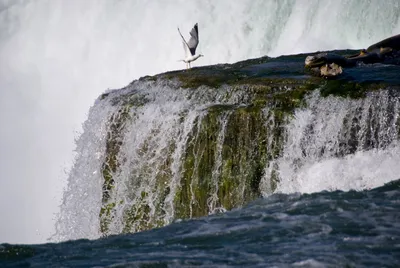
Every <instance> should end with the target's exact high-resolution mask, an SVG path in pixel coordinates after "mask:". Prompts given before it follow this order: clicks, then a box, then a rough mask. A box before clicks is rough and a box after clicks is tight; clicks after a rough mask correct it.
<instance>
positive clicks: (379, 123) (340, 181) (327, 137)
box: [266, 91, 400, 193]
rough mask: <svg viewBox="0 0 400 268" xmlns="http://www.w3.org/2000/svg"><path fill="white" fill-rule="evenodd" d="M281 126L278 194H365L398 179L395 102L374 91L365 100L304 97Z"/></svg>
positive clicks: (393, 95) (390, 94)
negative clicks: (283, 128) (283, 134)
mask: <svg viewBox="0 0 400 268" xmlns="http://www.w3.org/2000/svg"><path fill="white" fill-rule="evenodd" d="M307 106H308V108H307V109H299V110H297V111H296V112H295V114H294V118H293V119H292V120H291V121H290V122H289V123H288V125H287V126H286V131H287V138H286V141H285V146H284V149H283V154H282V156H281V157H280V158H278V159H276V160H275V161H274V162H273V163H271V164H270V166H269V167H268V168H267V172H266V178H267V179H268V177H269V176H271V171H272V170H274V169H271V166H274V167H277V170H278V173H279V178H280V180H279V181H280V183H279V185H278V188H277V192H283V193H293V192H300V193H312V192H320V191H324V190H343V191H348V190H351V189H353V190H365V189H371V188H375V187H378V186H381V185H383V184H384V183H387V182H389V181H392V180H396V179H399V178H400V175H399V174H400V167H399V165H398V164H396V163H399V161H400V147H399V144H398V139H399V137H400V132H399V130H400V127H399V126H400V98H399V95H398V92H395V91H379V92H374V93H371V94H369V95H368V97H366V98H365V99H361V100H349V99H343V98H338V97H328V98H321V97H320V96H319V92H315V93H314V94H313V95H312V96H310V97H309V99H308V102H307Z"/></svg>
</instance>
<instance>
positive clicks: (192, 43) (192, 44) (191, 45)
mask: <svg viewBox="0 0 400 268" xmlns="http://www.w3.org/2000/svg"><path fill="white" fill-rule="evenodd" d="M178 32H179V34H180V36H181V37H182V40H183V42H184V44H185V45H186V46H187V48H188V49H189V51H190V54H192V56H194V55H195V54H196V48H197V45H198V44H199V28H198V25H197V23H196V24H195V25H194V27H193V28H192V30H191V31H190V39H189V42H186V40H185V38H184V37H183V35H182V33H181V31H180V30H179V28H178ZM185 49H186V48H185ZM185 51H186V50H185Z"/></svg>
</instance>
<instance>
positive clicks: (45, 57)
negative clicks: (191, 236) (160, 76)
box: [0, 0, 400, 243]
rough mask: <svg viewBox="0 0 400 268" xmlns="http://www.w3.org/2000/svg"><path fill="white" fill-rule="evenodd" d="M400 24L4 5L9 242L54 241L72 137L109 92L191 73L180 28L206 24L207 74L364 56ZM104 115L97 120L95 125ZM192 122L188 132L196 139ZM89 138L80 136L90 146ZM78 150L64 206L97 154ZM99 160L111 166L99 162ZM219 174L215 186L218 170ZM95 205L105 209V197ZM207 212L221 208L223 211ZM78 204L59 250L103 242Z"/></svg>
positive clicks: (304, 10) (344, 9)
mask: <svg viewBox="0 0 400 268" xmlns="http://www.w3.org/2000/svg"><path fill="white" fill-rule="evenodd" d="M332 14H334V15H332ZM399 14H400V12H399V3H398V1H395V0H393V1H384V2H382V1H379V0H377V1H344V0H343V1H324V2H322V1H294V0H292V1H289V0H286V1H279V0H271V1H241V2H240V3H235V4H234V5H233V4H232V3H231V1H219V2H218V3H215V2H213V1H194V0H193V1H176V2H169V3H166V2H162V1H153V2H151V3H147V2H146V3H145V2H142V1H128V0H126V1H104V0H100V1H90V0H88V1H78V0H75V1H72V0H71V1H67V2H66V1H61V0H40V1H17V0H15V1H7V0H2V1H0V58H1V61H0V62H1V63H0V88H1V91H0V109H1V110H0V111H1V112H0V122H1V124H2V125H5V126H8V127H7V128H2V131H1V138H0V147H1V148H2V159H1V161H0V169H1V170H2V172H3V173H2V174H3V176H4V177H5V178H8V179H5V180H1V181H0V189H4V190H2V191H1V194H0V201H1V202H0V203H1V204H5V205H2V206H1V207H0V214H1V215H6V217H7V219H8V221H6V222H4V223H3V224H4V226H2V227H3V228H0V242H1V241H5V242H23V243H26V242H30V243H31V242H43V241H45V239H46V237H47V236H49V235H50V234H51V233H52V232H53V222H54V213H55V212H57V205H58V203H59V200H60V195H61V194H60V193H58V192H60V191H61V188H62V186H63V185H64V182H60V179H59V178H60V177H61V178H63V179H65V178H64V177H66V176H67V175H66V174H63V172H62V170H63V169H64V168H65V169H67V170H69V169H70V167H71V166H72V162H73V161H72V159H73V157H74V155H73V154H72V151H73V148H74V147H75V144H74V135H78V134H74V132H78V133H81V132H82V130H81V127H80V124H81V123H82V122H84V121H85V119H86V117H87V116H86V113H87V111H88V109H89V107H90V105H91V104H92V103H93V99H95V98H96V97H97V96H98V95H99V94H101V93H102V92H103V91H104V90H105V89H106V88H108V87H111V88H116V87H122V86H124V85H125V84H127V81H130V80H132V79H133V78H138V77H140V76H142V75H147V74H155V73H159V72H162V71H167V70H173V69H180V68H182V67H183V66H182V65H181V63H178V62H176V60H178V59H180V58H181V57H182V50H181V44H180V39H179V36H178V34H177V32H176V26H177V25H179V26H180V27H181V30H182V31H186V32H187V31H188V29H189V28H190V27H191V25H192V24H193V23H194V22H199V26H200V39H201V40H200V45H199V48H198V49H199V51H201V52H202V53H203V54H205V55H206V56H205V57H204V58H202V59H201V60H198V61H197V62H196V65H207V64H215V63H224V62H235V61H238V60H244V59H248V58H253V57H258V56H263V55H266V54H268V55H270V56H276V55H280V54H292V53H297V52H305V51H314V50H324V49H332V48H360V47H366V46H368V45H369V44H371V43H373V42H375V41H378V40H380V39H382V38H384V37H387V36H390V35H393V34H396V33H398V31H400V20H399ZM155 18H156V19H155ZM349 25H352V27H349ZM150 32H151V34H149V33H150ZM160 40H163V41H162V42H160ZM96 105H97V104H96ZM109 108H110V107H109ZM96 109H97V108H95V109H94V110H96ZM107 109H108V108H107ZM110 109H114V108H110ZM94 110H93V109H92V111H91V114H92V118H96V115H93V113H94V112H93V111H94ZM110 113H111V111H110ZM192 116H193V117H196V115H192ZM98 120H99V121H98V122H97V123H96V124H97V125H96V126H101V124H106V123H105V122H103V123H101V122H102V121H101V120H106V119H105V118H103V119H98ZM186 120H189V118H188V117H187V119H186ZM193 120H195V118H193ZM221 120H222V121H221V122H223V120H224V119H223V118H221ZM93 121H96V119H92V121H91V122H93ZM190 122H191V121H190V120H189V121H185V124H189V125H188V129H189V128H190V127H189V126H190ZM88 124H89V123H85V126H84V127H83V131H84V132H88V131H95V130H88V128H89V126H88ZM188 129H187V131H189V130H188ZM103 134H104V133H103ZM104 135H106V134H104ZM179 135H182V137H181V138H182V139H181V140H180V143H179V144H180V145H179V146H181V147H182V148H181V149H179V150H183V149H184V146H185V145H184V144H185V142H186V141H185V140H184V136H185V135H187V134H183V133H179ZM87 136H88V134H87V133H83V134H82V137H81V138H80V140H81V141H82V143H84V142H83V140H87V139H86V138H84V137H87ZM44 137H45V138H44ZM220 138H221V139H223V136H222V134H221V136H220ZM92 142H93V143H95V142H94V141H92ZM103 142H104V141H103ZM271 142H272V141H271ZM95 144H97V145H96V146H100V145H99V143H95ZM77 146H78V148H77V152H78V156H77V157H78V158H77V159H76V161H75V166H74V168H73V169H72V170H71V171H69V172H68V176H69V179H68V180H69V184H70V186H69V187H68V188H67V189H66V193H65V196H68V198H69V199H68V198H67V197H66V199H64V203H65V202H67V201H66V200H67V199H68V200H70V199H73V197H76V196H77V195H78V194H77V193H78V192H77V193H76V194H73V192H74V191H77V189H78V188H79V187H78V186H71V185H74V183H73V182H72V181H80V180H84V178H83V177H79V176H81V175H80V173H79V172H77V169H79V168H83V167H79V166H82V165H84V163H78V162H79V161H81V160H78V159H82V154H83V152H84V151H85V150H88V149H84V148H83V147H84V145H82V144H81V143H79V144H78V145H77ZM179 146H178V145H177V146H176V147H177V148H178V147H179ZM87 148H92V147H90V146H87ZM99 148H100V147H99ZM99 150H105V149H104V148H102V149H99ZM179 150H178V149H176V150H175V151H174V153H176V152H177V151H179ZM38 152H40V157H38ZM86 153H87V154H90V153H94V152H86ZM94 154H100V155H101V153H99V152H98V151H97V150H96V152H95V153H94ZM218 155H219V153H216V155H215V157H216V161H217V162H218V157H219V156H218ZM175 157H179V155H175V156H174V157H173V158H174V159H175ZM85 161H86V160H85ZM93 161H97V160H93ZM21 163H24V164H23V168H21ZM87 165H88V166H91V165H95V162H90V161H88V162H87ZM174 167H175V171H174V172H177V170H179V168H180V164H179V163H177V162H174ZM215 168H216V170H215V172H216V174H217V173H218V172H219V168H218V167H217V166H216V167H215ZM86 170H87V172H90V171H92V172H94V171H93V170H92V169H90V168H86ZM97 172H100V171H97ZM60 173H61V174H60ZM92 175H93V174H92ZM92 175H89V173H85V175H84V176H92ZM93 176H100V175H99V174H97V175H96V174H95V175H93ZM78 177H79V178H78ZM93 180H94V179H93ZM82 183H83V182H82ZM84 183H89V182H87V181H85V182H84ZM98 187H100V186H98ZM98 190H100V188H98ZM85 194H89V192H86V193H85V192H83V195H85ZM97 197H98V198H101V193H100V192H99V193H97ZM90 198H94V196H91V197H90ZM147 198H150V197H147ZM168 201H170V202H171V200H169V199H168ZM209 201H210V204H213V205H212V206H214V203H215V200H214V199H213V198H211V199H210V200H209ZM93 202H94V203H96V202H101V200H100V201H99V200H98V199H97V201H93ZM73 203H75V204H76V207H74V206H72V205H71V204H72V203H70V204H69V205H68V207H69V208H70V209H71V211H70V212H65V210H64V212H65V214H63V213H64V212H63V213H62V215H61V218H62V219H64V220H65V221H71V224H70V225H69V230H70V231H71V233H70V234H71V235H70V236H69V235H67V231H65V236H63V235H61V238H60V239H68V238H77V237H89V238H94V237H97V236H98V234H96V232H94V231H93V232H92V231H87V230H86V231H82V232H80V231H79V230H75V231H74V230H73V229H74V228H75V227H74V225H73V223H72V222H75V223H76V225H75V226H78V225H79V224H81V223H82V222H81V220H83V219H84V217H86V216H84V215H86V214H85V213H84V212H83V211H82V212H78V211H77V210H79V202H78V201H73ZM89 203H91V204H92V201H90V202H89ZM94 203H93V204H94ZM63 206H64V205H63ZM99 209H100V208H99V207H98V208H96V209H94V210H93V211H97V210H99ZM73 211H75V212H76V213H75V212H73ZM71 215H75V216H71ZM79 215H80V216H79ZM81 216H82V217H83V218H82V219H80V217H81ZM70 217H72V218H70ZM90 217H94V216H93V215H92V216H89V218H90ZM28 222H29V224H27V223H28ZM37 232H39V233H40V235H39V236H38V235H37Z"/></svg>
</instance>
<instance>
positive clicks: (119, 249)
mask: <svg viewBox="0 0 400 268" xmlns="http://www.w3.org/2000/svg"><path fill="white" fill-rule="evenodd" d="M399 189H400V181H395V182H392V183H390V184H387V185H385V186H383V187H379V188H376V189H372V190H368V191H367V190H365V191H347V192H342V191H333V192H319V193H314V194H310V195H309V194H303V195H301V194H291V195H286V194H274V195H272V196H270V197H268V198H265V199H259V200H257V201H256V202H253V203H251V204H250V205H248V206H246V207H245V208H242V209H237V210H233V211H230V212H227V213H223V214H218V215H213V216H209V217H204V218H199V219H195V220H188V221H181V222H176V223H173V224H171V225H169V226H167V227H164V228H160V229H153V230H151V231H146V232H141V233H136V234H133V235H118V236H113V237H109V238H106V239H97V240H76V241H70V242H64V243H58V244H45V245H36V246H28V245H26V246H19V245H4V244H3V245H0V265H1V266H2V267H17V266H18V267H25V266H32V267H397V265H398V261H399V256H400V224H399V223H400V212H399V211H400V203H399V199H400V191H399Z"/></svg>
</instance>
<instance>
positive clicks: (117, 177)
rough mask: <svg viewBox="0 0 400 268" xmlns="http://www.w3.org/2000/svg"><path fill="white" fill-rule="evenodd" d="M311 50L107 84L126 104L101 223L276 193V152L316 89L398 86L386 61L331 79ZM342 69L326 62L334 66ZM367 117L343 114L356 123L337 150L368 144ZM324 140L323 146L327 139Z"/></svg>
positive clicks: (131, 227)
mask: <svg viewBox="0 0 400 268" xmlns="http://www.w3.org/2000/svg"><path fill="white" fill-rule="evenodd" d="M304 58H305V55H294V56H285V57H279V58H275V59H271V58H268V57H264V58H260V59H253V60H248V61H244V62H239V63H236V64H232V65H228V64H225V65H215V66H209V67H200V68H193V69H190V70H185V71H176V72H169V73H164V74H160V75H157V76H153V77H143V78H141V79H139V80H138V81H133V82H132V83H131V84H130V85H129V86H127V87H126V88H123V89H120V90H115V91H113V92H110V93H107V94H104V95H103V96H102V97H101V98H100V99H99V101H105V100H111V101H110V103H112V105H115V106H117V107H118V109H116V112H115V113H114V114H112V115H110V117H109V124H108V135H107V137H106V139H107V141H106V150H105V156H104V157H103V164H102V166H101V172H102V176H103V179H104V181H103V192H102V208H101V211H100V215H99V217H100V231H101V233H102V234H104V235H109V234H116V233H123V232H137V231H142V230H147V229H151V228H155V227H159V226H163V225H166V224H169V223H171V222H172V221H174V220H176V219H183V218H191V217H200V216H204V215H208V214H210V213H218V212H223V211H225V210H230V209H232V208H235V207H240V206H243V205H245V204H246V203H248V202H250V201H251V200H254V199H255V198H258V197H260V196H262V195H266V194H270V193H272V192H273V191H274V190H275V188H276V185H277V183H279V167H278V164H277V163H279V161H276V160H277V159H278V158H280V157H282V152H283V148H284V147H285V144H286V143H287V142H288V141H287V138H288V137H287V132H286V130H285V128H286V126H287V124H288V122H290V121H293V120H296V118H295V117H294V114H295V111H296V109H301V108H304V109H306V108H307V106H309V105H310V102H308V101H307V98H308V96H310V94H313V92H315V91H316V90H318V91H319V92H320V95H319V97H318V98H321V99H323V98H325V97H326V96H331V95H334V96H341V97H345V98H346V99H349V98H353V99H354V98H357V99H363V98H365V97H366V96H367V95H368V94H369V93H370V92H375V91H377V90H382V89H383V90H391V91H393V92H396V90H394V89H393V88H396V86H394V85H393V84H396V82H397V81H396V79H399V78H393V77H394V75H388V72H387V71H388V70H387V69H385V70H376V69H375V68H374V69H371V70H369V69H368V68H367V67H363V68H361V70H360V69H358V70H356V71H354V72H353V73H350V75H346V74H343V75H341V76H340V79H335V80H326V79H323V78H322V77H315V76H313V75H310V73H309V70H307V69H305V68H304ZM341 71H342V70H341V68H340V66H336V65H329V66H327V67H326V72H327V74H326V75H330V74H334V75H335V76H336V75H337V74H340V73H341ZM397 71H398V70H397ZM395 72H396V70H393V73H395ZM396 73H397V72H396ZM383 74H385V75H386V76H385V77H387V79H385V78H384V79H382V76H383ZM389 74H390V70H389ZM396 77H397V76H396ZM398 84H400V83H398ZM398 84H397V85H398ZM397 87H398V86H397ZM396 96H397V95H396ZM338 101H340V100H339V99H338ZM392 106H393V105H392ZM392 106H390V107H392ZM396 107H397V106H393V107H392V108H390V109H392V110H393V111H392V110H391V112H390V114H392V115H393V114H396V109H397V108H396ZM314 109H315V111H316V113H318V109H321V108H320V107H317V108H314ZM360 109H361V108H360ZM354 113H355V112H354ZM358 113H360V111H358ZM359 117H360V118H361V116H358V117H357V116H354V115H353V116H350V115H349V116H347V117H346V120H343V123H341V124H343V125H349V127H348V129H349V131H346V133H345V134H343V138H342V139H341V140H340V145H338V146H340V148H339V149H337V150H336V151H335V152H336V154H337V155H341V156H343V155H346V154H350V153H354V152H355V151H356V150H358V149H359V148H361V147H360V146H361V145H360V141H359V139H358V138H357V137H358V136H357V135H358V132H359V131H360V129H361V127H359V126H358V125H357V122H358V121H359V120H360V119H359ZM392 117H393V116H392ZM363 118H364V117H363ZM365 118H371V120H373V119H372V118H374V117H373V116H371V117H365ZM366 120H368V119H366ZM374 120H376V119H374ZM393 120H395V119H393ZM372 125H373V124H372ZM372 125H371V126H372ZM374 128H376V126H375V125H373V126H372V127H371V128H370V129H374ZM313 129H314V128H313V126H312V125H311V126H310V128H309V131H315V130H313ZM366 129H367V128H366ZM343 131H344V130H343ZM366 137H367V138H366V140H365V142H364V143H363V146H364V147H365V146H368V144H370V145H371V146H372V147H374V145H373V144H374V142H375V143H376V139H373V138H374V137H375V136H374V132H373V131H371V133H370V135H369V136H368V135H366ZM368 137H369V138H368ZM338 143H339V142H338ZM307 146H308V145H307ZM318 150H320V151H321V152H322V153H321V154H322V155H323V154H324V153H325V152H326V150H327V149H324V148H322V147H321V148H319V149H318ZM304 152H307V149H304ZM307 154H308V153H307ZM295 162H296V161H294V162H293V163H295Z"/></svg>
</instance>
